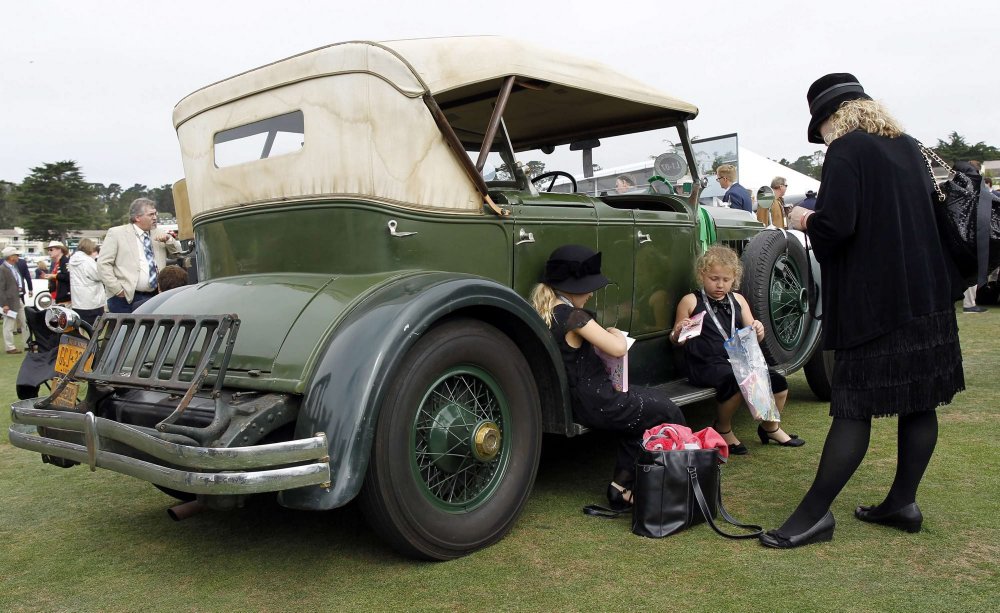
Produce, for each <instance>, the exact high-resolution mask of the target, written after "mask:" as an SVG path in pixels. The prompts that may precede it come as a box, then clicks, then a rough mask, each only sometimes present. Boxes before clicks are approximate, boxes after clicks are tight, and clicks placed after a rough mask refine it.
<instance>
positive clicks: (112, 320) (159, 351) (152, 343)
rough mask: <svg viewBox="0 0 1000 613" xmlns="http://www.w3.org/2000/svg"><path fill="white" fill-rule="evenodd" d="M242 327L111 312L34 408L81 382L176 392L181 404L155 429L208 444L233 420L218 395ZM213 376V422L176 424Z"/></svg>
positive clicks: (229, 321) (233, 322)
mask: <svg viewBox="0 0 1000 613" xmlns="http://www.w3.org/2000/svg"><path fill="white" fill-rule="evenodd" d="M239 327H240V319H239V317H238V316H237V315H235V314H231V315H200V316H192V315H136V314H132V313H106V314H104V315H102V316H101V318H100V319H99V320H98V321H97V323H96V324H95V326H94V333H93V334H92V335H91V338H90V342H89V343H88V344H87V348H86V349H85V350H84V352H83V355H81V356H80V359H79V360H77V362H76V364H74V365H73V368H72V369H70V371H69V373H68V374H67V375H66V377H65V378H63V380H62V381H61V382H60V383H59V384H58V385H57V386H56V387H55V389H53V390H52V394H51V395H50V396H49V397H47V398H43V399H41V400H39V401H38V402H37V403H35V408H36V409H46V408H48V407H49V406H51V404H52V401H53V400H54V399H55V398H57V397H58V396H59V394H60V393H61V392H62V390H63V388H65V387H66V386H67V385H68V383H69V382H70V381H72V380H76V379H79V380H83V381H87V382H88V383H91V384H94V385H108V386H112V387H124V388H131V389H142V390H149V391H162V392H168V393H174V394H178V395H181V398H180V402H179V403H178V404H177V407H176V408H175V409H174V411H173V412H172V413H171V414H170V415H169V416H167V417H166V418H165V419H164V420H163V421H161V422H160V423H159V424H157V426H156V429H157V430H159V431H160V432H168V433H173V434H182V435H185V436H189V437H191V438H194V439H195V440H198V441H200V442H202V443H204V442H206V441H208V440H211V439H213V438H215V437H216V436H217V435H218V434H220V433H221V432H222V431H223V430H224V429H225V427H226V426H227V425H228V423H229V421H230V419H231V415H229V411H227V410H225V407H226V403H224V402H222V401H221V400H220V394H219V391H220V389H221V388H222V384H223V381H224V380H225V375H226V369H227V367H228V365H229V359H230V356H231V355H232V351H233V345H234V344H235V342H236V333H237V332H238V331H239ZM220 351H221V353H222V355H221V357H220V356H219V354H220ZM209 374H211V375H213V376H214V378H215V381H214V385H213V387H212V389H211V392H210V393H209V394H208V396H209V397H210V398H212V399H214V400H215V405H216V407H215V416H214V418H213V420H212V423H211V424H209V425H208V426H205V427H191V426H182V425H177V424H176V422H177V420H178V419H180V418H181V416H182V415H183V413H184V410H185V409H186V408H187V407H188V405H189V404H190V403H191V399H192V398H194V396H195V395H196V394H197V393H198V392H199V391H201V390H202V387H203V386H204V385H205V380H206V379H207V378H208V376H209Z"/></svg>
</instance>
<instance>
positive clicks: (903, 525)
mask: <svg viewBox="0 0 1000 613" xmlns="http://www.w3.org/2000/svg"><path fill="white" fill-rule="evenodd" d="M854 516H855V517H857V518H858V519H860V520H861V521H866V522H868V523H870V524H881V525H883V526H890V527H892V528H899V529H900V530H906V531H907V532H909V533H910V534H913V533H915V532H920V526H921V524H923V523H924V515H923V513H921V512H920V507H918V506H917V503H915V502H911V503H910V504H908V505H906V506H905V507H903V508H901V509H898V510H896V511H893V512H892V513H880V512H878V511H877V508H876V507H858V508H856V509H854Z"/></svg>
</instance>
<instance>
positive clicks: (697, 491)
mask: <svg viewBox="0 0 1000 613" xmlns="http://www.w3.org/2000/svg"><path fill="white" fill-rule="evenodd" d="M687 470H688V478H689V479H690V480H691V489H692V490H694V497H695V498H696V499H698V507H700V508H701V514H702V515H704V516H705V519H706V520H707V521H708V524H709V525H710V526H712V530H715V531H716V532H718V533H719V534H721V535H722V536H724V537H726V538H727V539H753V538H757V537H758V536H760V535H761V534H763V533H764V527H763V526H758V525H757V524H744V523H740V522H738V521H736V520H735V519H733V517H732V516H731V515H730V514H729V513H728V512H726V507H725V506H723V504H722V492H721V491H720V492H719V511H721V512H722V518H723V519H725V520H726V521H727V522H729V523H731V524H732V525H734V526H736V527H737V528H747V529H748V530H753V532H748V533H747V534H729V533H727V532H723V531H722V530H721V529H720V528H719V527H718V526H716V525H715V520H714V519H712V514H711V513H710V512H709V510H708V502H707V501H706V500H705V494H704V493H702V491H701V484H699V483H698V471H697V470H696V469H695V467H694V466H688V467H687Z"/></svg>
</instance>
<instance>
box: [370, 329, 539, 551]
mask: <svg viewBox="0 0 1000 613" xmlns="http://www.w3.org/2000/svg"><path fill="white" fill-rule="evenodd" d="M383 397H384V402H383V403H382V406H381V410H380V413H379V416H378V420H377V423H376V426H375V439H374V441H373V444H372V453H371V458H370V461H369V465H368V470H367V472H366V474H365V483H364V487H363V488H362V492H361V504H362V507H363V509H364V513H365V517H366V519H367V520H368V522H369V523H370V524H371V525H372V527H373V528H374V529H375V531H376V532H378V533H379V535H380V536H382V537H383V538H385V539H386V540H387V541H388V542H389V543H391V544H392V545H393V546H394V547H395V548H396V549H398V550H399V551H400V552H402V553H404V554H406V555H410V556H413V557H420V558H426V559H434V560H447V559H452V558H456V557H459V556H462V555H465V554H468V553H470V552H472V551H475V550H476V549H480V548H482V547H485V546H487V545H490V544H492V543H494V542H496V541H497V540H499V539H500V538H502V537H503V536H504V535H505V534H506V533H507V532H508V531H509V530H510V528H511V527H512V526H513V524H514V522H515V521H516V519H517V517H518V515H519V514H520V512H521V510H522V509H523V508H524V505H525V503H526V502H527V500H528V495H529V494H530V492H531V487H532V485H533V483H534V479H535V473H536V471H537V469H538V458H539V453H540V450H541V413H540V407H539V400H538V392H537V388H536V386H535V383H534V378H533V376H532V373H531V369H530V368H529V367H528V363H527V361H526V360H525V359H524V356H523V355H522V354H521V352H520V350H519V349H518V347H517V346H516V345H515V344H514V343H513V342H512V341H511V340H510V339H509V338H507V337H506V336H504V335H503V334H502V333H501V332H500V331H499V330H497V329H496V328H494V327H492V326H490V325H488V324H486V323H483V322H480V321H475V320H469V319H461V320H455V321H451V322H447V323H445V324H442V325H440V326H437V327H435V328H433V329H432V330H430V331H429V332H428V333H427V334H425V335H424V337H423V338H421V339H420V340H419V341H418V342H417V343H416V345H414V347H413V348H412V349H411V350H410V351H409V352H408V353H407V354H406V356H405V357H404V358H403V360H402V361H401V362H400V364H399V365H398V366H397V368H396V371H395V372H394V373H393V376H392V384H391V385H390V386H389V388H388V389H387V390H386V391H385V393H384V395H383Z"/></svg>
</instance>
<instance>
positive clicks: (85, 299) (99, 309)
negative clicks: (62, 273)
mask: <svg viewBox="0 0 1000 613" xmlns="http://www.w3.org/2000/svg"><path fill="white" fill-rule="evenodd" d="M69 284H70V287H72V288H73V292H72V294H71V295H70V296H71V300H72V302H71V304H72V307H73V310H74V311H76V312H77V313H79V314H80V317H82V318H83V320H84V321H86V322H87V323H89V324H90V325H94V322H95V321H97V318H98V317H100V316H101V315H102V314H103V313H104V305H105V303H106V302H107V301H108V298H107V295H105V292H104V283H102V282H101V275H100V273H98V272H97V243H95V242H94V241H92V240H90V239H89V238H85V239H83V240H81V241H80V245H79V246H78V247H77V250H76V252H75V253H74V254H73V255H72V256H71V257H70V258H69Z"/></svg>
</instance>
